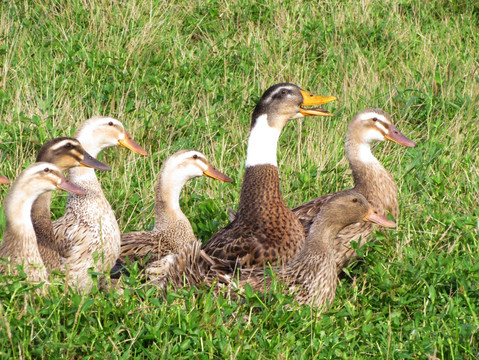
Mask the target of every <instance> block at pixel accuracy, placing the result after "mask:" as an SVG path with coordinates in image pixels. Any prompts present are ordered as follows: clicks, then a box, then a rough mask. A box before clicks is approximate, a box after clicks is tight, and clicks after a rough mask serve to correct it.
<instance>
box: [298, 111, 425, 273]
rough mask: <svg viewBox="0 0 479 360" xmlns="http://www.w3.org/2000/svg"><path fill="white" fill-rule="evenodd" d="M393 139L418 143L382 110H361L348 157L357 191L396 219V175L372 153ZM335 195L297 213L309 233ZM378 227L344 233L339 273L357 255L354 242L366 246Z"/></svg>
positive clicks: (339, 240)
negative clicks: (372, 148)
mask: <svg viewBox="0 0 479 360" xmlns="http://www.w3.org/2000/svg"><path fill="white" fill-rule="evenodd" d="M385 140H389V141H392V142H395V143H397V144H399V145H402V146H405V147H415V146H416V143H415V142H414V141H412V140H410V139H409V138H408V137H406V136H405V135H404V134H402V133H401V132H400V131H399V130H398V129H397V128H396V126H394V124H393V120H392V117H391V116H390V115H389V114H388V113H386V112H385V111H384V110H382V109H377V108H368V109H365V110H362V111H360V112H359V113H358V114H357V115H356V116H354V118H353V119H352V120H351V121H350V123H349V125H348V131H347V134H346V142H345V148H346V156H347V159H348V161H349V165H350V168H351V170H352V175H353V179H354V187H353V190H355V191H357V192H358V193H360V194H362V195H363V196H364V197H366V199H367V200H368V201H369V202H370V203H371V205H372V206H374V208H375V209H377V211H378V212H379V213H380V214H381V215H384V216H386V215H387V214H388V213H389V214H391V215H392V216H393V217H394V218H397V217H398V215H399V205H398V194H397V193H398V191H397V185H396V182H395V181H394V178H393V177H392V175H391V174H390V173H389V172H388V171H387V170H386V169H385V168H384V167H383V166H382V165H381V163H380V162H379V160H378V159H377V158H376V157H375V156H374V155H373V154H372V152H371V145H372V143H374V142H382V141H385ZM334 195H335V194H334V193H333V194H327V195H322V196H319V197H317V198H314V199H312V200H310V201H308V202H307V203H305V204H302V205H299V206H297V207H295V208H294V209H293V213H294V214H295V215H296V216H297V217H298V219H299V220H300V221H301V224H302V226H303V228H304V231H305V234H308V233H309V232H310V231H311V226H312V224H313V222H314V221H315V218H316V216H317V215H318V213H319V212H320V211H321V209H322V208H323V206H324V205H325V204H326V203H327V202H328V201H329V200H330V199H331V198H332V197H333V196H334ZM374 229H375V226H374V225H373V224H372V223H370V222H360V223H356V224H351V225H349V226H347V227H345V228H344V229H343V230H341V231H340V232H339V234H338V236H337V237H336V239H335V246H334V247H335V259H336V265H337V269H338V272H341V271H342V270H341V269H342V268H344V267H345V266H347V265H348V264H349V263H350V262H352V261H353V259H354V258H355V256H356V251H355V250H354V249H353V248H352V246H351V242H352V241H355V242H358V245H359V246H362V245H364V244H365V243H366V242H367V241H368V239H369V238H370V234H371V232H372V231H374Z"/></svg>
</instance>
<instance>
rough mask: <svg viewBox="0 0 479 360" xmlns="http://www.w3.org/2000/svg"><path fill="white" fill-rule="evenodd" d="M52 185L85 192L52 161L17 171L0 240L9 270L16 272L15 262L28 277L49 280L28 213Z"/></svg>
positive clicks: (52, 188) (78, 192)
mask: <svg viewBox="0 0 479 360" xmlns="http://www.w3.org/2000/svg"><path fill="white" fill-rule="evenodd" d="M55 189H63V190H66V191H69V192H72V193H75V194H78V195H82V194H85V192H84V191H83V190H82V189H80V188H79V187H77V186H75V185H73V184H72V183H70V182H69V181H68V180H67V179H66V178H65V177H64V176H63V174H62V173H61V171H60V169H58V168H57V167H56V166H55V165H53V164H50V163H45V162H39V163H34V164H32V165H30V166H29V167H28V168H26V169H25V170H24V171H23V172H22V173H21V174H20V175H18V177H17V179H16V180H15V182H14V183H13V185H12V187H11V189H10V191H9V192H8V194H7V196H6V198H5V207H4V211H5V218H6V228H5V232H4V234H3V241H2V243H1V244H0V257H2V258H7V259H9V260H10V264H11V267H10V269H9V271H10V272H12V273H15V272H16V270H15V265H18V264H20V265H23V266H24V271H25V272H26V273H27V279H28V280H31V281H47V280H48V272H47V269H46V268H45V266H44V264H43V260H42V257H41V255H40V252H39V250H38V245H37V238H36V236H35V231H34V229H33V224H32V221H31V217H30V214H31V209H32V205H33V202H34V201H35V199H36V198H37V197H38V196H39V195H41V194H43V193H44V192H46V191H52V190H55ZM3 270H6V269H5V268H4V269H3Z"/></svg>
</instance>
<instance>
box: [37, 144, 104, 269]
mask: <svg viewBox="0 0 479 360" xmlns="http://www.w3.org/2000/svg"><path fill="white" fill-rule="evenodd" d="M42 161H43V162H49V163H52V164H54V165H55V166H57V167H58V168H59V169H60V171H61V172H64V171H66V170H68V169H71V168H73V167H76V166H87V167H91V168H94V169H97V170H103V171H108V170H111V169H110V167H109V166H107V165H105V164H103V163H102V162H100V161H98V160H96V159H95V158H94V157H92V156H91V155H90V154H88V153H87V152H86V151H85V149H83V147H82V145H81V144H80V142H79V141H78V140H77V139H75V138H71V137H58V138H55V139H52V140H50V141H49V142H47V143H46V144H45V145H43V146H42V148H41V149H40V151H39V152H38V155H37V162H42ZM51 199H52V192H51V191H47V192H45V193H43V194H41V195H40V196H39V197H38V198H37V199H36V200H35V202H34V203H33V206H32V223H33V228H34V229H35V234H36V236H37V241H38V248H39V251H40V255H41V256H42V259H43V262H44V264H45V266H46V267H47V268H48V269H49V270H63V265H62V260H61V259H62V257H63V256H64V254H63V253H62V252H61V248H60V247H59V246H58V244H57V243H56V242H55V236H54V234H53V227H52V220H51V215H50V204H51Z"/></svg>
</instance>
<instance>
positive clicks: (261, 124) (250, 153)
mask: <svg viewBox="0 0 479 360" xmlns="http://www.w3.org/2000/svg"><path fill="white" fill-rule="evenodd" d="M280 134H281V130H279V129H276V128H273V127H271V126H269V124H268V116H267V115H266V114H264V115H261V116H260V117H258V118H257V119H256V123H255V125H254V127H253V128H252V129H251V132H250V135H249V140H248V150H247V153H246V167H249V166H255V165H274V166H278V162H277V157H276V151H277V149H278V140H279V135H280Z"/></svg>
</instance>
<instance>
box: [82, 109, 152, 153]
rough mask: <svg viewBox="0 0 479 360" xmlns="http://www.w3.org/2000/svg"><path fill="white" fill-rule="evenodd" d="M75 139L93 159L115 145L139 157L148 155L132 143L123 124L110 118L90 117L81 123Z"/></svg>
mask: <svg viewBox="0 0 479 360" xmlns="http://www.w3.org/2000/svg"><path fill="white" fill-rule="evenodd" d="M75 137H76V138H77V139H78V140H79V141H80V143H81V144H82V145H83V148H84V149H85V150H86V151H88V153H89V154H90V155H91V156H93V157H95V158H96V157H97V155H98V153H99V152H100V151H101V150H103V149H105V148H107V147H110V146H116V145H119V146H122V147H125V148H127V149H129V150H131V151H133V152H135V153H137V154H140V155H148V153H147V152H146V150H145V149H143V148H142V147H141V146H140V145H138V144H137V143H136V142H135V141H133V139H132V138H131V136H130V135H129V134H128V132H127V131H126V130H125V127H124V126H123V124H122V123H121V122H120V121H119V120H117V119H114V118H111V117H105V116H94V117H92V118H91V119H89V120H87V121H85V122H84V123H83V125H82V126H81V127H80V128H79V129H78V131H77V132H76V134H75Z"/></svg>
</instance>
